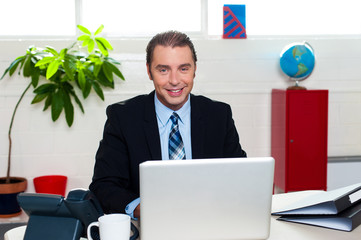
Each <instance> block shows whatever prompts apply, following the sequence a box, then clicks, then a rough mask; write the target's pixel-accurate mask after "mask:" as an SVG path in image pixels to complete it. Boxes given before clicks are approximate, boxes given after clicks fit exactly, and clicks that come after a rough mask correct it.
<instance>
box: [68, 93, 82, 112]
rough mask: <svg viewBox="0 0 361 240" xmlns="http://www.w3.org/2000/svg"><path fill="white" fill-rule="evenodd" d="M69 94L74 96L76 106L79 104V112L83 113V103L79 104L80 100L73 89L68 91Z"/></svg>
mask: <svg viewBox="0 0 361 240" xmlns="http://www.w3.org/2000/svg"><path fill="white" fill-rule="evenodd" d="M70 94H71V95H72V96H73V97H74V99H75V102H76V103H77V104H78V106H79V108H80V110H81V112H82V113H84V108H83V105H82V104H81V101H80V99H79V98H78V96H77V95H76V94H75V92H74V91H71V92H70Z"/></svg>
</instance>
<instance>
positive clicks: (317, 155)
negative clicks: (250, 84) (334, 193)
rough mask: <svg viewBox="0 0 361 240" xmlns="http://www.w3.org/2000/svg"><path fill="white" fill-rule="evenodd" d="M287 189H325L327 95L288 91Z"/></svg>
mask: <svg viewBox="0 0 361 240" xmlns="http://www.w3.org/2000/svg"><path fill="white" fill-rule="evenodd" d="M287 111H288V114H287V116H288V120H287V123H288V127H287V129H288V135H287V136H286V141H287V143H288V156H287V158H288V160H287V163H288V165H287V166H288V167H287V174H288V176H287V179H288V184H287V185H288V190H289V191H299V190H310V189H323V190H326V185H327V184H326V181H327V122H328V92H327V91H321V90H318V91H317V90H314V91H303V90H301V91H297V90H296V91H295V90H293V91H292V90H289V91H288V92H287Z"/></svg>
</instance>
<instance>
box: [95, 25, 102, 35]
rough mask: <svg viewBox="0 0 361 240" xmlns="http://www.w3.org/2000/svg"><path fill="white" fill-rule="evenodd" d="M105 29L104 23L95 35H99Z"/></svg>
mask: <svg viewBox="0 0 361 240" xmlns="http://www.w3.org/2000/svg"><path fill="white" fill-rule="evenodd" d="M103 29H104V25H103V24H102V25H100V27H99V28H98V29H97V30H96V31H95V33H94V35H98V34H99V33H101V32H102V31H103Z"/></svg>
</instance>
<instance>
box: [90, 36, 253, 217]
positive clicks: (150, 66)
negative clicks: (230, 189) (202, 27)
mask: <svg viewBox="0 0 361 240" xmlns="http://www.w3.org/2000/svg"><path fill="white" fill-rule="evenodd" d="M146 51H147V63H146V66H147V72H148V76H149V79H150V80H151V81H153V84H154V89H155V90H154V91H153V92H151V93H150V94H147V95H141V96H137V97H134V98H132V99H129V100H126V101H124V102H119V103H116V104H112V105H110V106H109V107H108V108H107V117H108V119H107V121H106V123H105V127H104V133H103V139H102V140H101V142H100V145H99V149H98V151H97V154H96V162H95V166H94V175H93V180H92V183H91V184H90V187H89V188H90V190H91V191H92V192H94V194H95V195H96V196H97V198H98V199H99V201H100V203H101V205H102V207H103V210H104V212H105V213H115V212H123V213H124V212H126V213H127V214H129V215H131V216H132V217H133V218H138V217H140V201H141V200H140V199H139V164H140V163H142V162H144V161H148V160H174V159H175V160H177V159H184V160H187V159H188V160H189V159H202V158H232V157H246V152H245V151H243V150H242V148H241V145H240V143H239V137H238V133H237V130H236V127H235V125H234V121H233V119H232V111H231V108H230V106H229V105H228V104H225V103H222V102H217V101H213V100H211V99H209V98H206V97H204V96H195V95H193V94H191V91H192V88H193V82H194V78H195V75H196V74H195V73H196V69H197V65H196V62H197V55H196V51H195V49H194V45H193V43H192V41H191V40H190V39H189V37H188V36H187V35H186V34H184V33H180V32H176V31H169V32H164V33H160V34H157V35H156V36H154V37H153V38H152V39H151V41H150V42H149V43H148V46H147V49H146Z"/></svg>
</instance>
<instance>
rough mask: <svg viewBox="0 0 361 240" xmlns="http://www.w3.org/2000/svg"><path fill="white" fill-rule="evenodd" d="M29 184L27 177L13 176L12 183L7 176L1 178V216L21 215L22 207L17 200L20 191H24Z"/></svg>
mask: <svg viewBox="0 0 361 240" xmlns="http://www.w3.org/2000/svg"><path fill="white" fill-rule="evenodd" d="M27 185H28V181H27V180H26V178H22V177H11V178H10V183H6V178H5V177H2V178H0V217H1V218H6V217H14V216H17V215H20V213H21V208H20V206H19V204H18V201H17V196H18V194H19V193H21V192H24V191H25V189H26V187H27Z"/></svg>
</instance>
